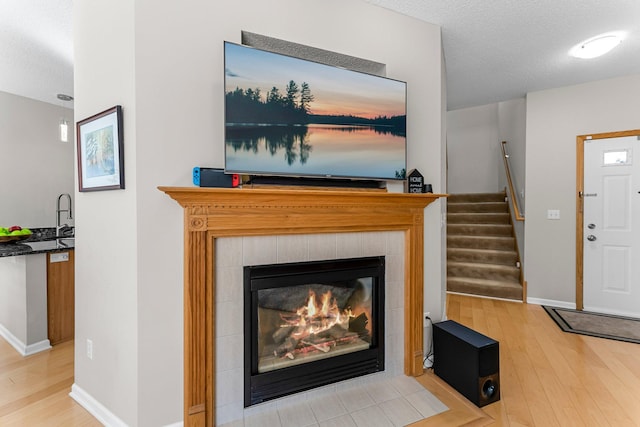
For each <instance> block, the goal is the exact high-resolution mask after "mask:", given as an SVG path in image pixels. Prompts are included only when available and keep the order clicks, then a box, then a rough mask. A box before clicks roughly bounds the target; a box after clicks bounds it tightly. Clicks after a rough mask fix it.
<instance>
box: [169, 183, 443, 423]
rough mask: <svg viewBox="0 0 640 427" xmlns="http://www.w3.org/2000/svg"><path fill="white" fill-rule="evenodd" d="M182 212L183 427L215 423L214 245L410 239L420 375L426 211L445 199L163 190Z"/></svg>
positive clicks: (409, 280)
mask: <svg viewBox="0 0 640 427" xmlns="http://www.w3.org/2000/svg"><path fill="white" fill-rule="evenodd" d="M158 188H159V189H160V190H161V191H164V192H165V193H167V194H168V195H169V196H170V197H171V198H173V199H174V200H176V201H177V202H178V203H179V204H180V205H181V206H182V207H183V208H184V387H185V389H184V425H185V426H201V425H202V426H213V425H214V424H215V413H214V412H215V378H214V376H215V372H214V366H215V361H214V358H215V345H214V342H215V338H214V337H215V322H214V319H215V315H214V308H215V301H214V297H215V292H214V291H215V271H214V269H215V253H214V251H215V239H216V238H218V237H242V236H265V235H285V234H317V233H345V232H367V231H403V232H404V233H405V254H404V256H405V272H404V282H405V297H404V298H405V300H404V305H405V340H404V341H405V347H404V372H405V374H406V375H411V376H418V375H421V374H422V373H423V369H422V358H423V349H422V347H423V342H422V341H423V338H422V334H423V326H422V323H423V321H422V312H423V277H424V268H423V262H424V208H425V207H426V206H427V205H429V204H430V203H431V202H433V201H435V200H437V199H438V198H440V197H445V195H442V194H431V193H426V194H405V193H387V192H381V191H348V190H346V191H345V190H338V191H334V190H324V189H323V190H314V189H282V188H250V189H246V188H245V189H236V188H200V187H193V188H182V187H158Z"/></svg>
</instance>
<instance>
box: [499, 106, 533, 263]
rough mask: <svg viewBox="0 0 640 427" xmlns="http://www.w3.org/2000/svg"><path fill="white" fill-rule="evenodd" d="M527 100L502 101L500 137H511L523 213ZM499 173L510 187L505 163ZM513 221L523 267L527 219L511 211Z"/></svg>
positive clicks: (502, 183) (501, 184)
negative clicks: (518, 216)
mask: <svg viewBox="0 0 640 427" xmlns="http://www.w3.org/2000/svg"><path fill="white" fill-rule="evenodd" d="M526 123H527V101H526V98H518V99H512V100H510V101H503V102H499V103H498V134H499V136H498V141H499V142H500V143H502V141H507V154H509V167H510V168H511V178H512V180H513V186H514V188H515V192H516V193H517V197H518V199H517V200H518V206H519V208H520V211H521V212H522V214H525V206H526V194H525V191H524V190H525V186H526V168H525V166H526V148H527V126H526ZM503 164H504V162H503V163H502V164H501V165H500V166H501V167H500V170H501V171H502V172H501V173H500V176H499V180H498V186H499V188H507V186H508V184H507V175H506V171H505V170H504V166H503ZM511 222H512V223H513V229H514V231H515V233H516V241H517V243H518V253H519V254H520V260H521V264H522V268H523V269H524V268H526V267H525V265H524V239H525V236H524V222H523V221H516V220H515V212H513V211H512V212H511Z"/></svg>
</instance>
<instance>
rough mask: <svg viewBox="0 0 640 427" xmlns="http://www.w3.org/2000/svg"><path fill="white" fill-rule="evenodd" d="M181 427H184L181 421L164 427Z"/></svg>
mask: <svg viewBox="0 0 640 427" xmlns="http://www.w3.org/2000/svg"><path fill="white" fill-rule="evenodd" d="M183 426H184V423H183V422H182V421H180V422H177V423H173V424H167V425H166V426H164V427H183Z"/></svg>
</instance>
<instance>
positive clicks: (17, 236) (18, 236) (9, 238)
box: [0, 234, 31, 243]
mask: <svg viewBox="0 0 640 427" xmlns="http://www.w3.org/2000/svg"><path fill="white" fill-rule="evenodd" d="M29 237H31V234H13V235H9V236H0V243H10V242H19V241H20V240H25V239H28V238H29Z"/></svg>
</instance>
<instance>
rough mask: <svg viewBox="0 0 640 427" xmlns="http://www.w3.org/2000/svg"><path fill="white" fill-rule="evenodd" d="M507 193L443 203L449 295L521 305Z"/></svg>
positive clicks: (469, 196)
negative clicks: (456, 293)
mask: <svg viewBox="0 0 640 427" xmlns="http://www.w3.org/2000/svg"><path fill="white" fill-rule="evenodd" d="M520 274H521V272H520V265H519V264H518V253H517V251H516V241H515V237H514V235H513V226H512V224H511V215H510V214H509V205H508V203H507V201H506V197H505V193H504V192H502V193H472V194H452V195H449V197H448V198H447V291H449V292H458V293H464V294H472V295H482V296H487V297H492V298H505V299H513V300H519V301H522V293H523V289H522V285H521V283H520Z"/></svg>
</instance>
